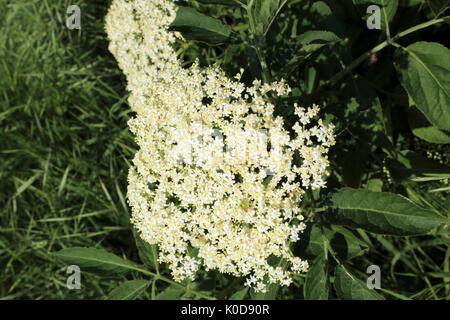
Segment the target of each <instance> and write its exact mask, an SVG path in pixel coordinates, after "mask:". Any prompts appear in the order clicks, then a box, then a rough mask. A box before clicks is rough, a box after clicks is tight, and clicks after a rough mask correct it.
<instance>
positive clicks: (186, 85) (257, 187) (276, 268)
mask: <svg viewBox="0 0 450 320" xmlns="http://www.w3.org/2000/svg"><path fill="white" fill-rule="evenodd" d="M175 15H176V7H175V5H174V3H173V2H172V1H168V0H134V1H133V0H128V1H127V0H114V1H113V4H112V6H111V8H110V10H109V13H108V15H107V19H106V30H107V33H108V37H109V39H110V47H109V48H110V51H111V52H112V53H113V54H114V56H115V57H116V59H117V61H118V63H119V66H120V68H121V69H122V70H123V72H124V73H125V75H126V77H127V81H128V87H127V88H128V90H129V91H130V92H131V95H130V98H129V103H130V105H131V107H132V110H133V111H134V112H135V113H136V116H135V117H134V118H133V119H131V120H130V121H129V126H130V128H131V131H132V132H133V133H134V134H135V136H136V141H137V143H138V145H139V147H140V149H139V151H138V152H137V153H136V155H135V158H134V160H133V166H132V167H131V169H130V171H129V177H128V180H129V186H128V194H127V195H128V201H129V204H130V206H131V208H132V223H133V224H134V226H135V227H136V228H137V230H138V231H139V232H140V235H141V237H142V238H143V239H144V240H146V241H147V242H149V243H157V244H158V246H159V261H160V262H166V263H168V265H169V267H170V269H171V270H172V276H173V277H174V279H175V280H177V281H180V280H182V279H185V278H191V279H194V277H195V273H196V271H197V270H198V269H199V268H200V267H201V266H202V265H203V266H204V268H205V269H206V270H218V271H220V272H222V273H229V274H233V275H235V276H238V277H239V276H244V277H246V284H247V285H248V286H251V287H253V288H255V289H256V290H257V291H265V290H266V284H267V283H280V284H282V285H289V284H290V283H291V281H292V279H291V272H305V271H306V270H307V267H308V264H307V262H306V261H303V260H301V259H300V258H298V257H295V256H294V255H293V254H292V252H291V250H290V248H289V244H290V243H291V242H295V241H297V240H298V239H299V233H301V232H302V230H303V229H304V228H305V225H304V223H302V220H303V216H302V214H301V209H300V203H301V200H302V195H303V193H304V190H305V189H306V188H310V187H312V188H321V187H324V186H325V181H324V180H323V179H324V178H325V176H326V175H327V174H328V173H327V171H326V170H327V167H328V165H329V162H328V159H327V152H328V150H329V148H330V146H332V145H333V144H334V137H333V126H332V125H329V126H325V125H324V124H323V123H322V121H321V120H319V121H318V122H317V123H315V124H314V123H312V119H313V118H314V117H315V116H316V115H317V113H318V111H319V108H318V107H317V106H313V107H311V108H306V109H304V108H301V107H299V106H297V105H294V108H295V114H296V116H297V117H298V121H297V123H296V124H295V125H294V126H293V128H292V130H291V132H289V131H287V130H286V129H285V128H284V123H283V119H282V118H281V117H275V116H274V115H273V110H274V105H273V104H271V103H270V102H268V101H266V100H267V99H264V97H265V96H266V94H267V93H268V92H269V91H270V92H272V94H273V95H278V96H279V95H286V94H288V93H289V92H290V88H289V87H288V85H287V84H285V83H284V81H280V82H274V83H271V84H268V83H264V84H263V83H261V82H260V81H258V80H255V81H254V82H253V85H252V86H250V87H247V86H245V85H244V84H243V83H241V82H240V77H241V76H242V73H243V72H244V70H241V72H240V73H239V74H237V75H236V76H235V77H234V79H231V78H229V77H228V76H227V75H226V74H225V72H224V71H223V70H222V69H221V68H220V67H219V66H217V65H214V66H210V67H206V68H200V67H199V65H198V63H194V64H193V65H192V66H191V67H189V68H183V67H182V62H181V61H180V60H179V59H178V57H177V55H176V53H175V51H174V49H173V44H174V42H175V40H176V38H177V37H178V38H179V39H181V40H182V37H181V35H180V34H178V33H174V32H169V31H168V26H169V24H170V23H171V22H172V21H173V19H174V18H175ZM294 158H296V159H297V160H296V162H295V163H296V164H294ZM273 257H278V258H279V259H278V260H281V261H282V263H280V264H277V265H271V264H270V263H269V260H273V259H271V258H273Z"/></svg>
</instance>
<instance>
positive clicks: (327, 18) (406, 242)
mask: <svg viewBox="0 0 450 320" xmlns="http://www.w3.org/2000/svg"><path fill="white" fill-rule="evenodd" d="M77 4H78V5H79V6H80V7H81V11H82V29H81V30H79V31H78V30H69V29H67V28H66V26H65V19H66V16H65V11H66V9H67V8H66V7H65V6H66V5H67V2H66V1H62V0H58V1H49V0H42V1H26V0H15V1H7V0H0V28H1V30H2V32H1V33H0V75H1V76H0V124H1V134H0V143H1V148H0V191H1V197H2V198H1V199H2V206H1V208H0V225H1V227H0V265H1V266H2V272H1V273H0V298H4V299H67V298H71V299H92V298H95V299H103V298H109V299H136V298H139V299H212V298H218V299H232V300H235V299H238V300H239V299H383V298H386V299H450V265H449V264H450V263H449V261H450V240H449V234H450V232H449V229H448V228H449V227H448V221H449V215H450V198H449V197H448V195H449V192H450V187H449V185H448V183H449V181H448V180H449V178H450V169H449V160H450V159H449V158H450V157H449V154H450V144H449V143H450V138H449V137H450V82H449V79H450V53H449V49H448V32H449V28H450V25H449V24H448V22H449V21H450V18H449V16H448V14H449V13H448V12H449V10H448V9H449V6H450V3H449V1H446V0H436V1H434V0H398V1H397V0H396V1H391V0H376V1H368V0H367V1H366V0H358V1H357V0H339V1H338V0H326V1H309V0H305V1H298V0H288V1H283V0H280V1H272V0H253V1H252V0H249V1H247V0H239V1H234V0H211V1H210V0H198V1H187V2H185V1H180V2H178V4H179V5H182V6H183V7H181V8H180V10H179V11H178V15H177V18H176V20H175V21H174V22H173V24H172V28H173V29H176V30H178V31H180V32H181V33H182V34H183V36H184V37H185V38H186V39H188V41H187V42H186V43H184V44H183V45H180V44H179V43H177V44H176V46H178V47H177V50H178V52H179V56H180V59H182V60H183V61H184V63H185V64H186V65H190V64H191V63H193V62H194V60H195V59H197V58H198V59H199V61H200V64H201V65H210V64H213V63H219V64H220V65H221V66H222V67H223V69H224V70H225V71H226V72H227V73H228V74H229V75H230V76H233V75H234V74H236V72H238V71H239V69H240V68H244V70H245V71H244V74H243V76H242V81H243V82H245V83H246V84H250V83H251V82H252V81H253V80H254V79H255V78H258V79H261V80H263V81H271V80H280V79H281V78H284V79H285V80H286V81H287V82H288V83H289V85H290V86H291V88H292V94H291V95H290V96H287V97H281V98H279V99H277V100H276V101H274V104H275V105H276V109H275V112H276V113H277V115H280V116H282V117H283V118H284V121H285V123H286V128H287V129H289V128H290V127H291V126H292V125H293V124H294V123H295V118H294V117H293V108H292V106H293V104H294V103H295V102H296V103H298V104H299V105H302V106H305V107H307V106H310V105H312V104H313V103H315V104H318V105H320V106H321V115H320V116H321V118H323V119H324V120H325V122H333V123H334V124H335V125H336V146H335V147H333V149H332V150H331V153H330V156H329V159H330V169H329V170H330V177H329V178H328V180H327V186H328V187H327V188H326V189H323V190H321V191H317V190H315V191H313V192H312V191H311V192H310V191H308V192H307V194H305V196H304V199H303V203H302V204H301V206H302V210H303V213H304V216H305V218H306V224H307V228H306V230H305V232H304V233H303V234H302V235H300V240H299V241H298V242H297V243H295V244H292V251H293V252H294V254H296V255H298V256H300V257H301V258H303V259H307V260H308V261H309V263H310V270H309V272H308V273H307V274H306V275H305V274H300V275H296V276H295V277H294V281H293V284H292V285H291V286H290V287H288V288H285V287H280V286H278V285H275V284H271V285H270V286H269V290H268V292H267V293H256V292H254V291H253V290H251V289H250V290H249V289H248V288H247V287H245V286H244V280H243V279H240V278H234V277H232V276H229V275H223V274H219V273H217V272H215V271H208V272H207V271H205V270H200V271H199V273H198V278H197V279H196V280H195V281H187V280H186V281H184V282H182V283H176V282H173V281H172V280H171V275H170V271H169V269H168V267H167V266H166V265H164V264H159V263H158V261H157V253H158V246H157V245H149V244H147V243H145V242H144V241H142V240H141V239H140V238H139V237H138V236H137V235H136V234H135V232H134V231H133V230H132V228H131V226H130V223H129V214H128V210H129V209H128V206H127V204H126V198H125V194H126V192H125V190H126V183H127V180H126V177H127V170H128V167H129V163H130V161H131V160H132V158H133V155H134V153H135V151H136V150H135V145H134V142H133V137H132V135H131V134H130V133H129V131H128V127H127V121H128V119H130V117H131V116H132V113H131V112H130V110H129V107H128V106H127V104H126V101H127V97H128V94H127V92H126V87H125V79H124V77H123V75H122V73H121V71H120V69H119V68H118V66H117V64H116V62H115V60H114V59H113V57H112V56H111V55H110V53H109V52H108V49H107V47H108V41H107V39H106V35H105V33H104V26H103V23H104V16H105V14H106V10H107V8H108V7H109V6H110V4H111V1H102V0H93V1H92V0H91V1H84V0H83V1H77ZM250 4H251V5H250ZM371 4H377V5H379V6H380V8H381V30H369V29H368V28H367V26H366V20H367V18H368V14H367V11H366V9H367V6H368V5H371ZM242 5H243V6H242ZM267 99H272V97H270V96H267ZM267 182H268V181H267ZM94 248H95V249H94ZM68 264H77V265H79V266H80V267H81V269H82V282H81V285H82V289H81V290H69V289H67V287H66V279H67V274H66V269H67V265H68ZM276 264H279V265H280V266H284V262H283V261H276ZM370 265H377V266H379V267H380V270H381V289H375V290H372V289H368V287H367V285H366V279H367V278H368V277H369V274H367V273H366V270H367V267H368V266H370ZM84 271H86V273H84Z"/></svg>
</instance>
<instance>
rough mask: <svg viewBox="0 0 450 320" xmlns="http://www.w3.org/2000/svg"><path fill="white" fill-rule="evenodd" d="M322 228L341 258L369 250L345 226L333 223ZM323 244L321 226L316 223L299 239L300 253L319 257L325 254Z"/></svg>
mask: <svg viewBox="0 0 450 320" xmlns="http://www.w3.org/2000/svg"><path fill="white" fill-rule="evenodd" d="M322 228H323V231H324V233H325V236H326V237H327V239H328V240H329V241H330V245H331V247H332V249H333V250H334V251H335V252H336V254H337V256H338V258H339V259H340V260H347V259H352V258H354V257H356V256H359V255H361V254H363V253H364V252H365V251H366V250H367V245H366V244H365V243H364V242H362V241H361V240H359V239H358V238H357V237H356V236H355V235H354V234H353V233H352V232H350V231H349V230H346V229H345V228H344V227H341V226H337V225H331V226H330V227H325V226H323V227H322ZM323 246H324V244H323V239H322V234H321V231H320V228H319V227H318V226H317V225H315V224H314V225H312V226H311V225H309V226H308V227H307V228H306V230H305V232H304V233H303V234H302V236H301V238H300V241H299V251H300V254H301V255H306V256H308V257H317V256H319V255H321V254H323V252H324V247H323Z"/></svg>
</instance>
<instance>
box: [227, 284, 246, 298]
mask: <svg viewBox="0 0 450 320" xmlns="http://www.w3.org/2000/svg"><path fill="white" fill-rule="evenodd" d="M247 293H248V287H246V288H244V289H241V290H238V291H236V292H235V293H233V295H232V296H231V297H230V299H229V300H243V299H244V298H245V296H246V295H247Z"/></svg>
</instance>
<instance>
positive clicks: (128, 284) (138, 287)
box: [106, 280, 149, 300]
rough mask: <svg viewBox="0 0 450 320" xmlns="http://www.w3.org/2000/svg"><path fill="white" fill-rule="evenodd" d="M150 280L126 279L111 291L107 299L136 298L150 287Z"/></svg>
mask: <svg viewBox="0 0 450 320" xmlns="http://www.w3.org/2000/svg"><path fill="white" fill-rule="evenodd" d="M148 283H149V282H148V280H130V281H125V282H124V283H122V284H121V285H120V286H119V287H117V288H116V289H114V290H113V291H111V292H110V294H109V295H108V297H107V298H106V299H107V300H134V299H135V298H137V297H138V296H139V295H140V294H141V293H142V292H143V291H144V290H145V289H147V287H148Z"/></svg>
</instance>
